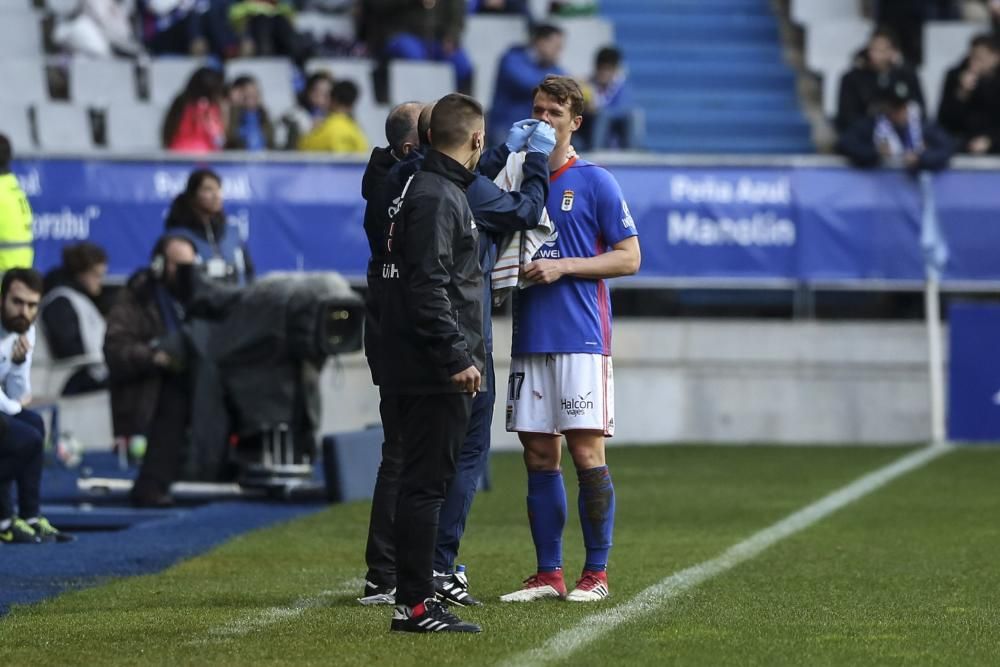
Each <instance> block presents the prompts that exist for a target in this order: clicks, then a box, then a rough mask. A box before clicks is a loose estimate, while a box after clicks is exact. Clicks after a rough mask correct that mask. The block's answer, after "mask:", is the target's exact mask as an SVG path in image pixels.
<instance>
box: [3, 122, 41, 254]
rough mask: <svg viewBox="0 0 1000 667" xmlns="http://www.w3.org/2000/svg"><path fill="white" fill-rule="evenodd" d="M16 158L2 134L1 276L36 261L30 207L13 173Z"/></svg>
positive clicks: (5, 136) (8, 140) (8, 141)
mask: <svg viewBox="0 0 1000 667" xmlns="http://www.w3.org/2000/svg"><path fill="white" fill-rule="evenodd" d="M13 159H14V150H13V148H12V147H11V145H10V139H8V138H7V135H5V134H0V273H3V272H4V271H7V270H9V269H13V268H15V267H24V266H31V265H32V264H33V263H34V261H35V251H34V249H33V248H32V245H31V244H32V241H33V240H34V233H33V232H32V228H31V222H32V216H31V205H30V204H29V203H28V198H27V197H26V196H25V195H24V190H22V189H21V184H20V183H18V181H17V176H15V175H14V174H13V173H11V170H10V163H11V160H13Z"/></svg>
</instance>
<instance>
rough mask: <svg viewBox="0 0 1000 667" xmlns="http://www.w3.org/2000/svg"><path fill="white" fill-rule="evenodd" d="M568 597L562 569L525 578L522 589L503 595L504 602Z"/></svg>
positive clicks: (501, 598)
mask: <svg viewBox="0 0 1000 667" xmlns="http://www.w3.org/2000/svg"><path fill="white" fill-rule="evenodd" d="M564 597H566V582H564V581H563V575H562V570H556V571H555V572H539V573H538V574H533V575H531V576H530V577H528V578H527V579H525V580H524V586H522V587H521V590H519V591H514V592H513V593H507V595H501V596H500V600H501V601H502V602H533V601H535V600H542V599H544V598H560V599H561V598H564Z"/></svg>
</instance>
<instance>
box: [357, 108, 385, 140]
mask: <svg viewBox="0 0 1000 667" xmlns="http://www.w3.org/2000/svg"><path fill="white" fill-rule="evenodd" d="M391 108H392V107H391V106H389V105H388V104H363V105H362V104H359V105H357V106H355V107H354V120H356V121H357V122H358V125H360V126H361V131H362V132H364V133H365V137H367V138H368V143H369V144H371V145H372V146H385V144H386V139H385V118H386V116H388V115H389V110H390V109H391Z"/></svg>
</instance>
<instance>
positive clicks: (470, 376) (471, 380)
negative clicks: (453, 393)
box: [451, 366, 483, 394]
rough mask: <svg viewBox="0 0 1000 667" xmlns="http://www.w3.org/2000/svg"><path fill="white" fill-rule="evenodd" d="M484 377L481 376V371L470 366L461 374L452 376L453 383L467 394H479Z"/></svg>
mask: <svg viewBox="0 0 1000 667" xmlns="http://www.w3.org/2000/svg"><path fill="white" fill-rule="evenodd" d="M482 381H483V376H482V375H480V374H479V369H477V368H476V367H475V366H469V367H468V368H466V369H465V370H464V371H462V372H460V373H455V374H454V375H452V376H451V382H452V384H454V385H455V386H456V387H458V388H459V389H461V390H462V391H463V392H465V393H466V394H477V393H479V386H480V385H481V384H482Z"/></svg>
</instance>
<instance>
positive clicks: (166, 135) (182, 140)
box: [163, 67, 226, 153]
mask: <svg viewBox="0 0 1000 667" xmlns="http://www.w3.org/2000/svg"><path fill="white" fill-rule="evenodd" d="M224 100H225V82H224V80H223V78H222V75H221V74H220V73H219V72H217V71H216V70H214V69H211V68H209V67H201V68H199V69H197V70H196V71H195V72H194V74H192V75H191V78H190V79H189V80H188V83H187V86H185V88H184V90H183V92H181V93H180V94H179V95H178V96H177V97H175V98H174V101H173V103H172V104H171V105H170V109H169V110H168V111H167V116H166V118H165V119H164V121H163V146H164V148H167V149H168V150H172V151H183V152H188V153H212V152H215V151H218V150H222V147H223V146H224V145H225V143H226V126H225V123H224V122H223V118H225V114H224V113H223V104H224Z"/></svg>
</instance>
